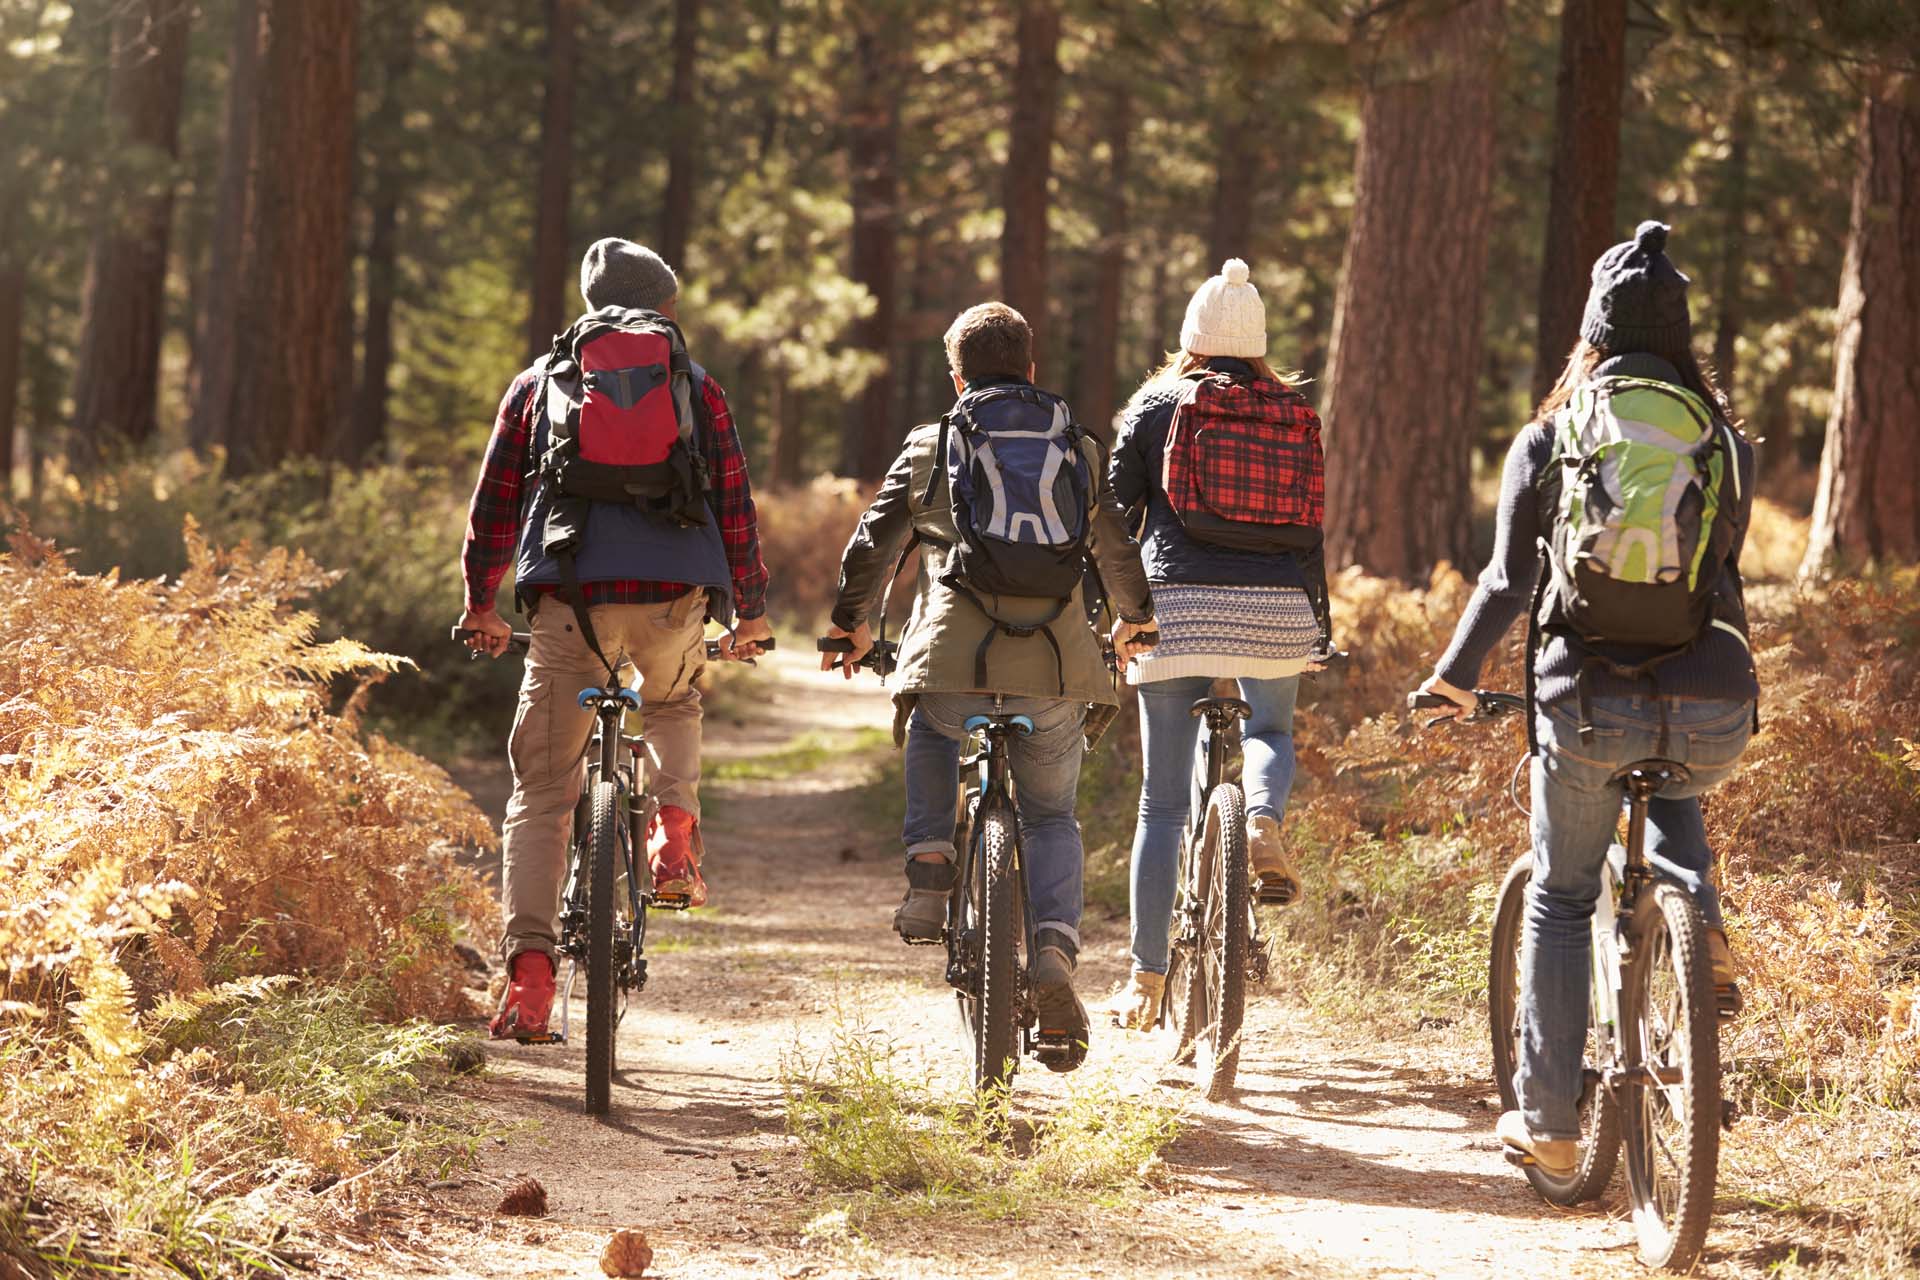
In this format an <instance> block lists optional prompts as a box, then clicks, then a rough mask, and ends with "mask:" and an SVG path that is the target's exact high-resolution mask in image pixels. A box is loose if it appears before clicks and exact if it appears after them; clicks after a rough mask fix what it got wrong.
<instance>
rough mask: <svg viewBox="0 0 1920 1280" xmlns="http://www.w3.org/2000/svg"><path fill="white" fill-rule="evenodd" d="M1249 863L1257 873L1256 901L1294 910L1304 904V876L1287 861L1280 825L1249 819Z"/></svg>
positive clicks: (1254, 889)
mask: <svg viewBox="0 0 1920 1280" xmlns="http://www.w3.org/2000/svg"><path fill="white" fill-rule="evenodd" d="M1247 862H1248V863H1249V864H1250V866H1251V869H1252V872H1253V900H1254V901H1255V902H1259V903H1264V904H1266V905H1268V906H1276V907H1290V906H1292V905H1293V904H1294V903H1296V902H1298V901H1299V900H1300V873H1299V872H1297V871H1295V870H1294V869H1293V863H1292V862H1291V861H1290V860H1289V859H1288V858H1287V848H1286V845H1285V844H1284V843H1283V842H1282V841H1281V839H1280V824H1279V823H1278V822H1275V821H1274V820H1273V819H1272V818H1269V817H1266V816H1265V815H1264V814H1263V815H1261V816H1260V817H1257V818H1249V819H1247Z"/></svg>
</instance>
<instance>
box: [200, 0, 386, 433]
mask: <svg viewBox="0 0 1920 1280" xmlns="http://www.w3.org/2000/svg"><path fill="white" fill-rule="evenodd" d="M357 9H358V0H328V2H327V3H325V4H314V3H310V2H309V0H266V14H267V43H266V52H265V54H264V56H263V58H262V62H261V72H262V75H261V84H262V88H263V94H262V101H261V109H260V122H259V154H258V158H257V164H256V173H255V179H254V201H253V206H254V207H253V216H252V225H253V246H254V247H253V252H252V253H251V254H250V255H249V259H248V263H247V273H246V280H245V282H244V285H243V289H242V299H243V301H242V304H241V308H240V326H239V331H238V342H237V344H236V346H237V361H236V365H235V370H234V388H233V411H232V425H231V426H230V428H229V441H230V449H231V453H230V455H229V457H230V459H231V465H232V467H233V468H234V469H235V470H238V471H248V470H253V469H256V468H265V467H270V466H272V465H274V464H275V463H278V462H279V461H280V460H281V459H283V458H286V457H289V456H303V457H319V456H322V455H324V454H325V453H326V452H327V447H328V444H329V442H330V440H331V438H332V436H333V433H334V431H335V429H336V428H337V426H338V424H339V421H340V417H341V409H342V407H343V405H344V403H345V401H346V397H347V395H348V394H349V393H350V391H349V389H350V388H351V387H352V385H353V377H352V371H351V369H350V368H345V367H342V365H341V352H342V349H343V342H342V333H341V330H342V326H343V325H344V324H346V323H347V321H348V317H349V316H350V315H351V311H350V309H349V294H348V288H349V284H350V275H351V268H352V220H353V219H352V215H353V200H352V194H353V112H354V56H355V49H356V36H357V30H356V28H357V26H358V21H357V19H358V14H357Z"/></svg>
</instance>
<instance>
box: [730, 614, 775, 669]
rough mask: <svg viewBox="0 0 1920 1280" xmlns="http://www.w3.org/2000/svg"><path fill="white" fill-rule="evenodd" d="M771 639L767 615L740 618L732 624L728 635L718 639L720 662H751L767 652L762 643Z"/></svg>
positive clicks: (771, 634)
mask: <svg viewBox="0 0 1920 1280" xmlns="http://www.w3.org/2000/svg"><path fill="white" fill-rule="evenodd" d="M772 638H773V628H772V627H771V626H769V625H768V624H767V615H766V614H764V613H763V614H761V615H760V616H759V617H757V618H742V619H740V620H739V621H738V622H737V623H735V624H734V628H733V632H732V634H730V635H723V636H721V637H720V660H721V661H722V662H752V661H753V660H754V659H755V658H757V657H759V656H760V655H761V654H763V653H765V652H766V651H767V647H768V646H766V645H764V644H763V643H762V642H763V641H766V640H771V639H772Z"/></svg>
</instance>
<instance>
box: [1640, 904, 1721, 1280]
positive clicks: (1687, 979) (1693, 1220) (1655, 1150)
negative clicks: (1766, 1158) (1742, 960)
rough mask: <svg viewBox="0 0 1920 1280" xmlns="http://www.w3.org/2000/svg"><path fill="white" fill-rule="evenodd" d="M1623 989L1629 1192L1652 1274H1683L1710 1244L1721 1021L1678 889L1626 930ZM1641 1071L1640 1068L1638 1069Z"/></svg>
mask: <svg viewBox="0 0 1920 1280" xmlns="http://www.w3.org/2000/svg"><path fill="white" fill-rule="evenodd" d="M1628 947H1629V955H1630V956H1631V959H1630V960H1629V962H1628V965H1627V979H1626V982H1625V984H1624V987H1625V989H1624V990H1623V991H1622V992H1621V1001H1620V1024H1621V1042H1622V1055H1621V1056H1622V1059H1623V1061H1624V1063H1625V1064H1626V1066H1627V1067H1628V1069H1629V1070H1634V1071H1636V1075H1637V1078H1631V1079H1630V1080H1629V1083H1628V1084H1627V1086H1626V1088H1625V1089H1624V1090H1623V1091H1622V1094H1621V1099H1620V1101H1621V1109H1622V1113H1623V1117H1622V1118H1623V1126H1622V1127H1623V1129H1624V1131H1625V1140H1626V1153H1627V1192H1628V1196H1629V1197H1630V1199H1631V1201H1632V1204H1633V1223H1634V1228H1635V1230H1636V1232H1637V1233H1638V1235H1639V1237H1640V1258H1641V1260H1642V1261H1643V1262H1645V1263H1646V1264H1647V1265H1648V1266H1651V1267H1667V1268H1671V1269H1673V1270H1676V1271H1685V1270H1687V1269H1688V1268H1689V1267H1691V1266H1692V1265H1693V1264H1694V1261H1695V1260H1696V1259H1697V1258H1699V1256H1700V1249H1701V1246H1702V1245H1704V1244H1705V1243H1706V1239H1707V1223H1708V1220H1709V1219H1710V1218H1711V1217H1712V1216H1713V1188H1714V1179H1715V1177H1716V1175H1717V1174H1718V1172H1719V1164H1720V1022H1719V1013H1718V1010H1717V1008H1716V1006H1715V1002H1714V993H1713V973H1712V971H1711V968H1710V966H1709V965H1708V962H1707V937H1706V925H1705V923H1704V922H1703V921H1702V920H1701V918H1700V910H1699V908H1698V907H1696V906H1695V905H1694V902H1693V899H1692V898H1691V897H1690V896H1689V895H1688V894H1687V892H1686V890H1684V889H1682V888H1681V887H1680V886H1679V885H1676V884H1672V883H1669V882H1665V881H1662V882H1659V883H1656V884H1655V885H1654V886H1653V887H1652V888H1651V889H1650V890H1648V891H1647V892H1646V896H1645V897H1643V898H1642V899H1641V901H1640V903H1639V905H1638V907H1637V909H1636V910H1635V911H1634V914H1633V919H1632V921H1631V922H1630V923H1629V925H1628ZM1642 1068H1644V1070H1640V1069H1642Z"/></svg>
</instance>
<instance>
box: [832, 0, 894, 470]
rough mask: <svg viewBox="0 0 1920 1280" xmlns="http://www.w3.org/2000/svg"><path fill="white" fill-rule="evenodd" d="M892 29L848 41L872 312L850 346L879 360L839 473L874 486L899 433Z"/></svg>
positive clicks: (862, 275) (863, 262)
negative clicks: (895, 384)
mask: <svg viewBox="0 0 1920 1280" xmlns="http://www.w3.org/2000/svg"><path fill="white" fill-rule="evenodd" d="M894 27H895V24H893V23H887V22H866V23H862V24H861V29H860V31H859V32H858V34H857V35H856V36H855V37H854V60H855V64H856V74H857V76H858V80H857V82H856V87H855V91H854V99H853V102H852V103H851V109H850V110H849V112H848V119H847V124H848V129H849V150H850V152H851V155H850V157H849V158H850V159H851V161H852V167H853V255H852V256H853V263H852V267H853V278H854V280H855V281H857V282H858V283H860V284H861V285H863V286H864V287H865V288H866V290H867V292H868V293H869V294H871V295H873V302H874V306H873V311H872V313H871V314H869V315H867V316H866V317H865V318H863V319H862V320H861V321H860V323H859V324H858V325H857V326H855V330H854V341H855V342H856V344H857V345H859V346H860V347H862V348H863V349H865V350H867V351H871V352H872V353H874V354H875V355H876V356H878V357H879V358H880V362H881V363H880V369H879V372H877V373H876V374H874V376H873V378H872V380H871V381H869V382H868V383H867V385H866V387H865V388H864V389H863V390H862V391H861V393H860V399H859V401H858V403H857V404H855V406H854V409H853V414H852V416H851V418H850V420H849V421H848V423H847V427H848V430H847V433H846V438H845V445H844V447H843V448H842V450H841V457H842V470H844V471H846V472H847V473H848V474H850V475H854V476H858V477H860V478H861V479H863V480H877V479H879V478H880V477H881V476H883V475H885V474H886V471H887V465H888V464H889V463H890V462H892V461H893V453H894V446H895V445H896V444H897V443H898V441H899V439H900V435H901V432H900V428H899V426H898V424H896V423H895V422H894V421H893V360H892V350H893V329H894V313H895V297H894V295H895V292H896V289H895V284H896V281H895V277H896V276H897V275H898V271H899V258H900V244H899V231H900V198H899V183H900V176H899V167H900V156H899V151H900V94H899V92H898V88H899V58H900V43H899V42H900V36H899V34H898V33H897V32H896V31H895V29H894Z"/></svg>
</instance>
